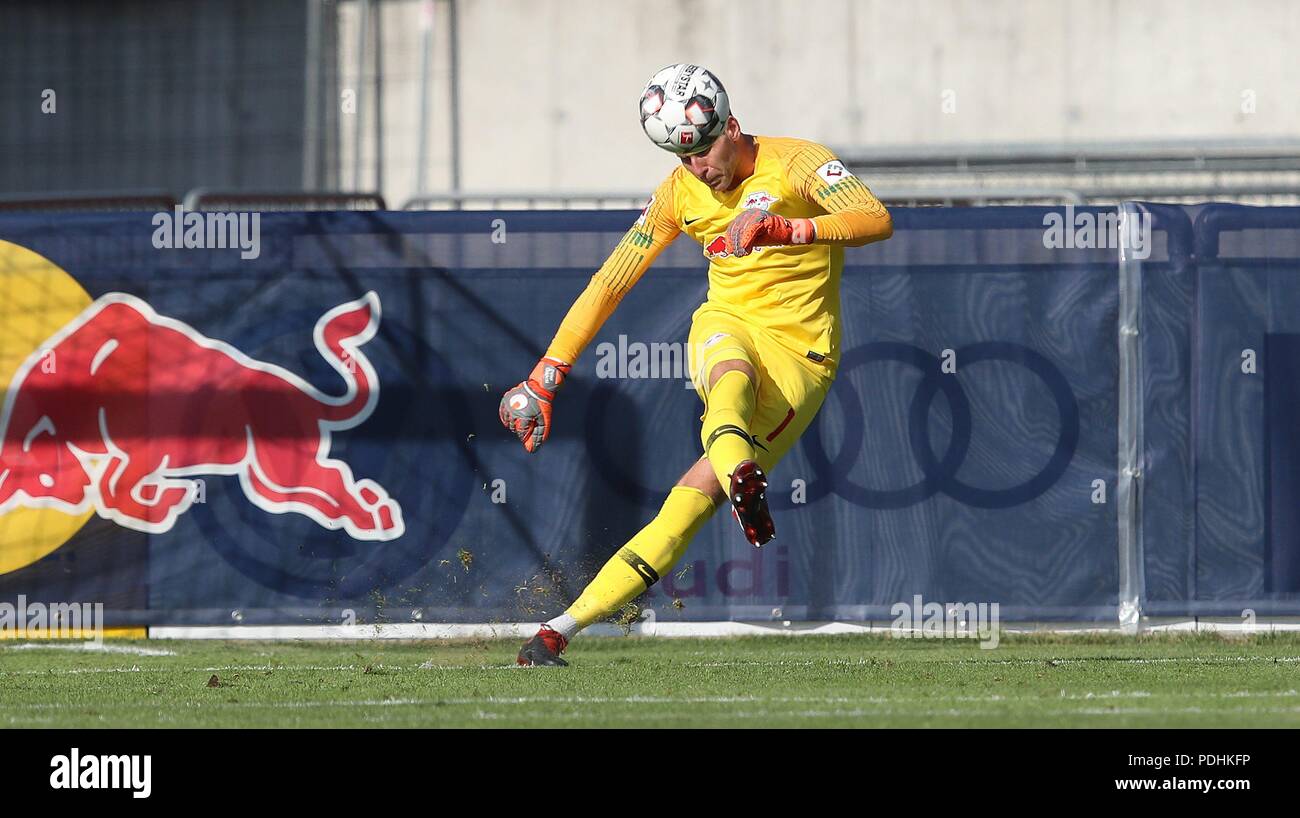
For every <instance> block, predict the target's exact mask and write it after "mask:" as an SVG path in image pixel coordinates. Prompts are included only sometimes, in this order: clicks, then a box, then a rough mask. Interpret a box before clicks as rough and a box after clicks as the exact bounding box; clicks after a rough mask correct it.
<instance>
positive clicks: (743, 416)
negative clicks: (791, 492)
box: [700, 369, 754, 492]
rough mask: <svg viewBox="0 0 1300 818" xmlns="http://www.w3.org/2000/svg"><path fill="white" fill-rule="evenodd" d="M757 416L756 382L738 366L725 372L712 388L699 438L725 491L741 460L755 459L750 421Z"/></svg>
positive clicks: (729, 488) (729, 485) (728, 487)
mask: <svg viewBox="0 0 1300 818" xmlns="http://www.w3.org/2000/svg"><path fill="white" fill-rule="evenodd" d="M753 417H754V384H752V383H751V382H750V380H749V376H748V375H746V374H745V373H744V372H741V371H740V370H738V369H732V370H730V371H728V372H724V373H722V377H721V378H718V381H717V383H715V384H713V386H712V387H711V388H710V389H709V399H708V401H707V406H706V408H705V411H704V427H703V428H702V429H701V430H700V440H701V441H703V443H704V455H705V456H706V457H708V458H709V464H710V465H711V466H713V473H714V474H716V475H717V476H718V482H719V483H721V484H722V490H723V491H724V492H730V491H731V472H732V471H733V470H734V469H735V468H736V464H737V463H739V462H740V461H742V460H753V459H754V445H753V443H752V442H751V440H752V438H751V437H750V435H749V422H750V421H751V420H752V419H753Z"/></svg>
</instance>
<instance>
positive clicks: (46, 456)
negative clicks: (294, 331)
mask: <svg viewBox="0 0 1300 818" xmlns="http://www.w3.org/2000/svg"><path fill="white" fill-rule="evenodd" d="M379 319H380V304H379V297H378V295H376V294H375V293H374V292H369V293H367V294H366V295H364V296H362V297H361V298H359V299H357V300H355V301H351V302H348V303H345V304H340V305H339V306H337V307H335V308H333V309H331V310H329V311H328V312H326V313H325V314H324V315H322V316H321V318H320V319H319V320H318V321H317V322H316V326H315V329H314V331H313V340H314V342H315V346H316V349H317V351H318V352H319V353H320V354H321V355H322V356H323V357H324V358H325V360H326V361H327V362H328V363H329V364H330V366H331V367H333V369H334V370H335V371H336V372H337V373H338V374H339V375H340V376H341V378H342V380H343V382H344V384H345V385H346V388H345V390H344V392H343V393H342V394H341V395H328V394H325V393H323V392H321V391H319V390H318V389H316V388H315V387H314V386H312V385H311V384H310V383H308V382H307V381H306V380H304V379H303V378H301V377H299V376H298V375H295V374H294V373H292V372H290V371H288V370H286V369H284V368H282V367H279V366H276V365H274V364H271V363H267V362H264V361H258V360H254V359H253V358H250V357H249V356H247V355H245V354H244V353H243V352H241V351H240V350H238V349H236V348H235V347H234V346H231V345H230V344H227V343H225V342H223V341H218V340H215V339H212V338H208V337H206V336H204V335H203V334H202V333H200V332H198V331H197V330H195V329H194V328H193V327H191V326H189V325H188V324H185V323H182V322H181V321H177V320H175V319H172V318H168V317H165V316H162V315H159V314H158V313H157V312H155V311H154V309H153V308H152V307H150V306H149V304H147V303H145V302H144V301H142V300H141V299H139V298H137V297H135V296H133V295H128V294H126V293H108V294H106V295H104V296H102V297H100V298H99V299H97V300H96V301H94V302H93V303H92V304H91V305H90V306H88V307H87V308H86V309H85V310H84V311H82V312H81V314H80V315H78V316H77V317H76V318H75V319H73V320H72V321H70V322H69V323H68V324H67V325H65V326H64V327H63V328H62V329H61V330H59V331H58V332H57V333H55V334H54V335H53V336H52V337H50V338H49V340H48V341H46V342H45V343H44V344H43V345H42V346H41V347H40V348H38V349H37V350H36V351H34V352H33V353H32V354H31V355H30V356H28V358H27V359H26V360H25V361H24V363H23V364H22V366H20V367H19V369H18V371H17V372H16V373H15V375H14V377H13V380H12V382H11V383H10V384H9V390H8V393H7V395H6V397H5V402H4V408H3V412H2V413H0V433H2V434H0V514H3V513H5V512H7V511H9V510H11V509H14V508H17V507H30V508H54V509H58V510H61V511H64V512H67V513H70V514H78V513H84V512H86V511H88V510H91V509H93V510H94V511H95V512H96V513H98V514H99V516H101V517H104V518H106V519H110V520H113V521H114V522H116V523H118V524H119V525H122V526H125V527H127V528H131V529H135V530H137V531H144V532H148V533H155V534H156V533H162V532H165V531H168V530H170V529H171V528H172V526H173V525H174V524H175V523H176V520H177V518H178V517H179V516H180V515H181V514H183V513H185V511H186V510H187V509H189V508H190V506H191V505H192V504H193V503H194V502H195V501H196V498H197V497H198V496H199V493H200V485H201V481H200V480H198V479H197V478H199V477H200V476H202V475H229V476H234V477H237V478H238V480H239V484H240V486H241V488H242V489H243V493H244V495H245V496H246V497H247V498H248V500H249V502H251V503H253V504H254V505H255V506H257V507H258V508H260V509H262V510H263V511H266V512H269V513H272V514H287V513H296V514H302V515H304V516H306V517H308V518H310V519H312V520H313V521H315V522H316V523H318V524H319V525H321V526H323V527H325V528H328V529H332V530H343V531H345V532H346V533H347V534H348V535H350V536H351V537H353V538H356V539H358V540H392V539H396V538H397V537H400V536H402V534H403V532H404V531H405V526H404V524H403V521H402V509H401V507H400V506H399V505H398V503H397V501H396V500H394V499H393V498H392V497H390V496H389V494H388V492H387V491H385V489H384V488H383V487H382V486H380V485H379V484H378V483H376V482H375V481H373V480H369V479H356V478H355V477H354V476H353V474H352V470H351V469H350V468H349V466H348V464H347V463H345V462H343V461H341V460H338V459H336V458H333V457H331V456H330V439H331V436H332V434H333V433H334V432H336V431H343V430H347V429H351V428H353V427H356V426H358V425H360V424H361V423H363V422H364V421H365V420H366V418H368V417H369V416H370V414H371V412H373V411H374V408H375V405H376V404H377V403H378V401H379V378H378V376H377V375H376V373H375V370H374V367H373V366H372V365H371V364H370V362H369V360H367V358H366V356H365V355H364V353H363V352H362V351H361V347H362V346H363V345H364V344H365V343H366V342H367V341H369V340H370V339H371V338H373V337H374V335H375V333H376V331H377V330H378V328H379Z"/></svg>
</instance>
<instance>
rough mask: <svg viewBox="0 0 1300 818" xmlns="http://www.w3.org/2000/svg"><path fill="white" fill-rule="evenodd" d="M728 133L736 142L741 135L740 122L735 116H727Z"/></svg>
mask: <svg viewBox="0 0 1300 818" xmlns="http://www.w3.org/2000/svg"><path fill="white" fill-rule="evenodd" d="M726 134H727V138H728V139H730V140H731V141H732V142H735V141H736V140H738V139H740V136H741V131H740V122H739V121H738V120H737V119H736V118H735V117H734V116H728V117H727V127H726Z"/></svg>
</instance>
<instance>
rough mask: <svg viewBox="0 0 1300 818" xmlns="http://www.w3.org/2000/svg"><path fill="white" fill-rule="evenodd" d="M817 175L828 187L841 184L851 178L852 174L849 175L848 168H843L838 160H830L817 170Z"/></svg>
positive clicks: (842, 164)
mask: <svg viewBox="0 0 1300 818" xmlns="http://www.w3.org/2000/svg"><path fill="white" fill-rule="evenodd" d="M817 175H818V176H820V177H821V179H822V181H823V182H825V183H826V184H828V185H833V184H836V183H837V182H842V181H844V180H845V179H848V178H851V177H852V176H853V174H852V173H849V171H848V168H846V167H844V163H843V162H841V161H840V160H838V159H832V160H831V161H829V162H827V163H826V164H824V165H822V166H821V167H820V168H817Z"/></svg>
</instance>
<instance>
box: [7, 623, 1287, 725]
mask: <svg viewBox="0 0 1300 818" xmlns="http://www.w3.org/2000/svg"><path fill="white" fill-rule="evenodd" d="M517 649H518V642H517V641H516V640H509V641H499V640H494V641H477V642H455V643H445V642H437V643H435V642H382V641H374V642H324V643H323V642H213V641H191V642H172V641H149V642H116V641H109V642H106V643H105V650H104V651H88V650H84V649H81V648H80V647H78V646H75V645H71V644H63V645H52V644H51V643H25V644H24V643H13V642H10V643H0V727H35V728H44V727H101V726H102V727H335V726H336V727H345V726H346V727H369V726H387V727H706V726H707V727H738V726H739V727H768V726H775V727H833V726H852V727H1049V726H1050V727H1058V726H1059V727H1166V726H1168V727H1194V726H1195V727H1298V726H1300V693H1297V689H1298V688H1300V635H1298V634H1289V633H1288V634H1280V633H1278V634H1260V635H1256V636H1252V637H1249V638H1227V637H1221V636H1217V635H1213V634H1199V635H1149V636H1143V637H1139V638H1136V639H1134V638H1125V637H1122V636H1119V635H1113V636H1112V635H1098V636H1085V635H1076V636H1044V635H1035V636H1013V635H1005V634H1004V636H1003V640H1002V643H1001V645H1000V647H998V648H997V649H995V650H981V649H980V648H979V646H978V645H977V644H976V643H975V642H973V641H968V640H953V639H924V640H923V639H890V638H888V637H887V636H834V637H798V638H785V637H754V638H743V639H654V638H639V637H630V638H625V639H619V638H593V637H587V638H579V639H578V640H576V641H575V642H574V644H573V645H571V646H570V649H569V653H568V654H567V655H568V658H569V659H570V660H571V661H572V663H573V664H572V666H570V667H568V668H518V667H515V666H514V655H515V651H516V650H517ZM160 651H166V652H168V654H167V655H157V653H158V652H160Z"/></svg>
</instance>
